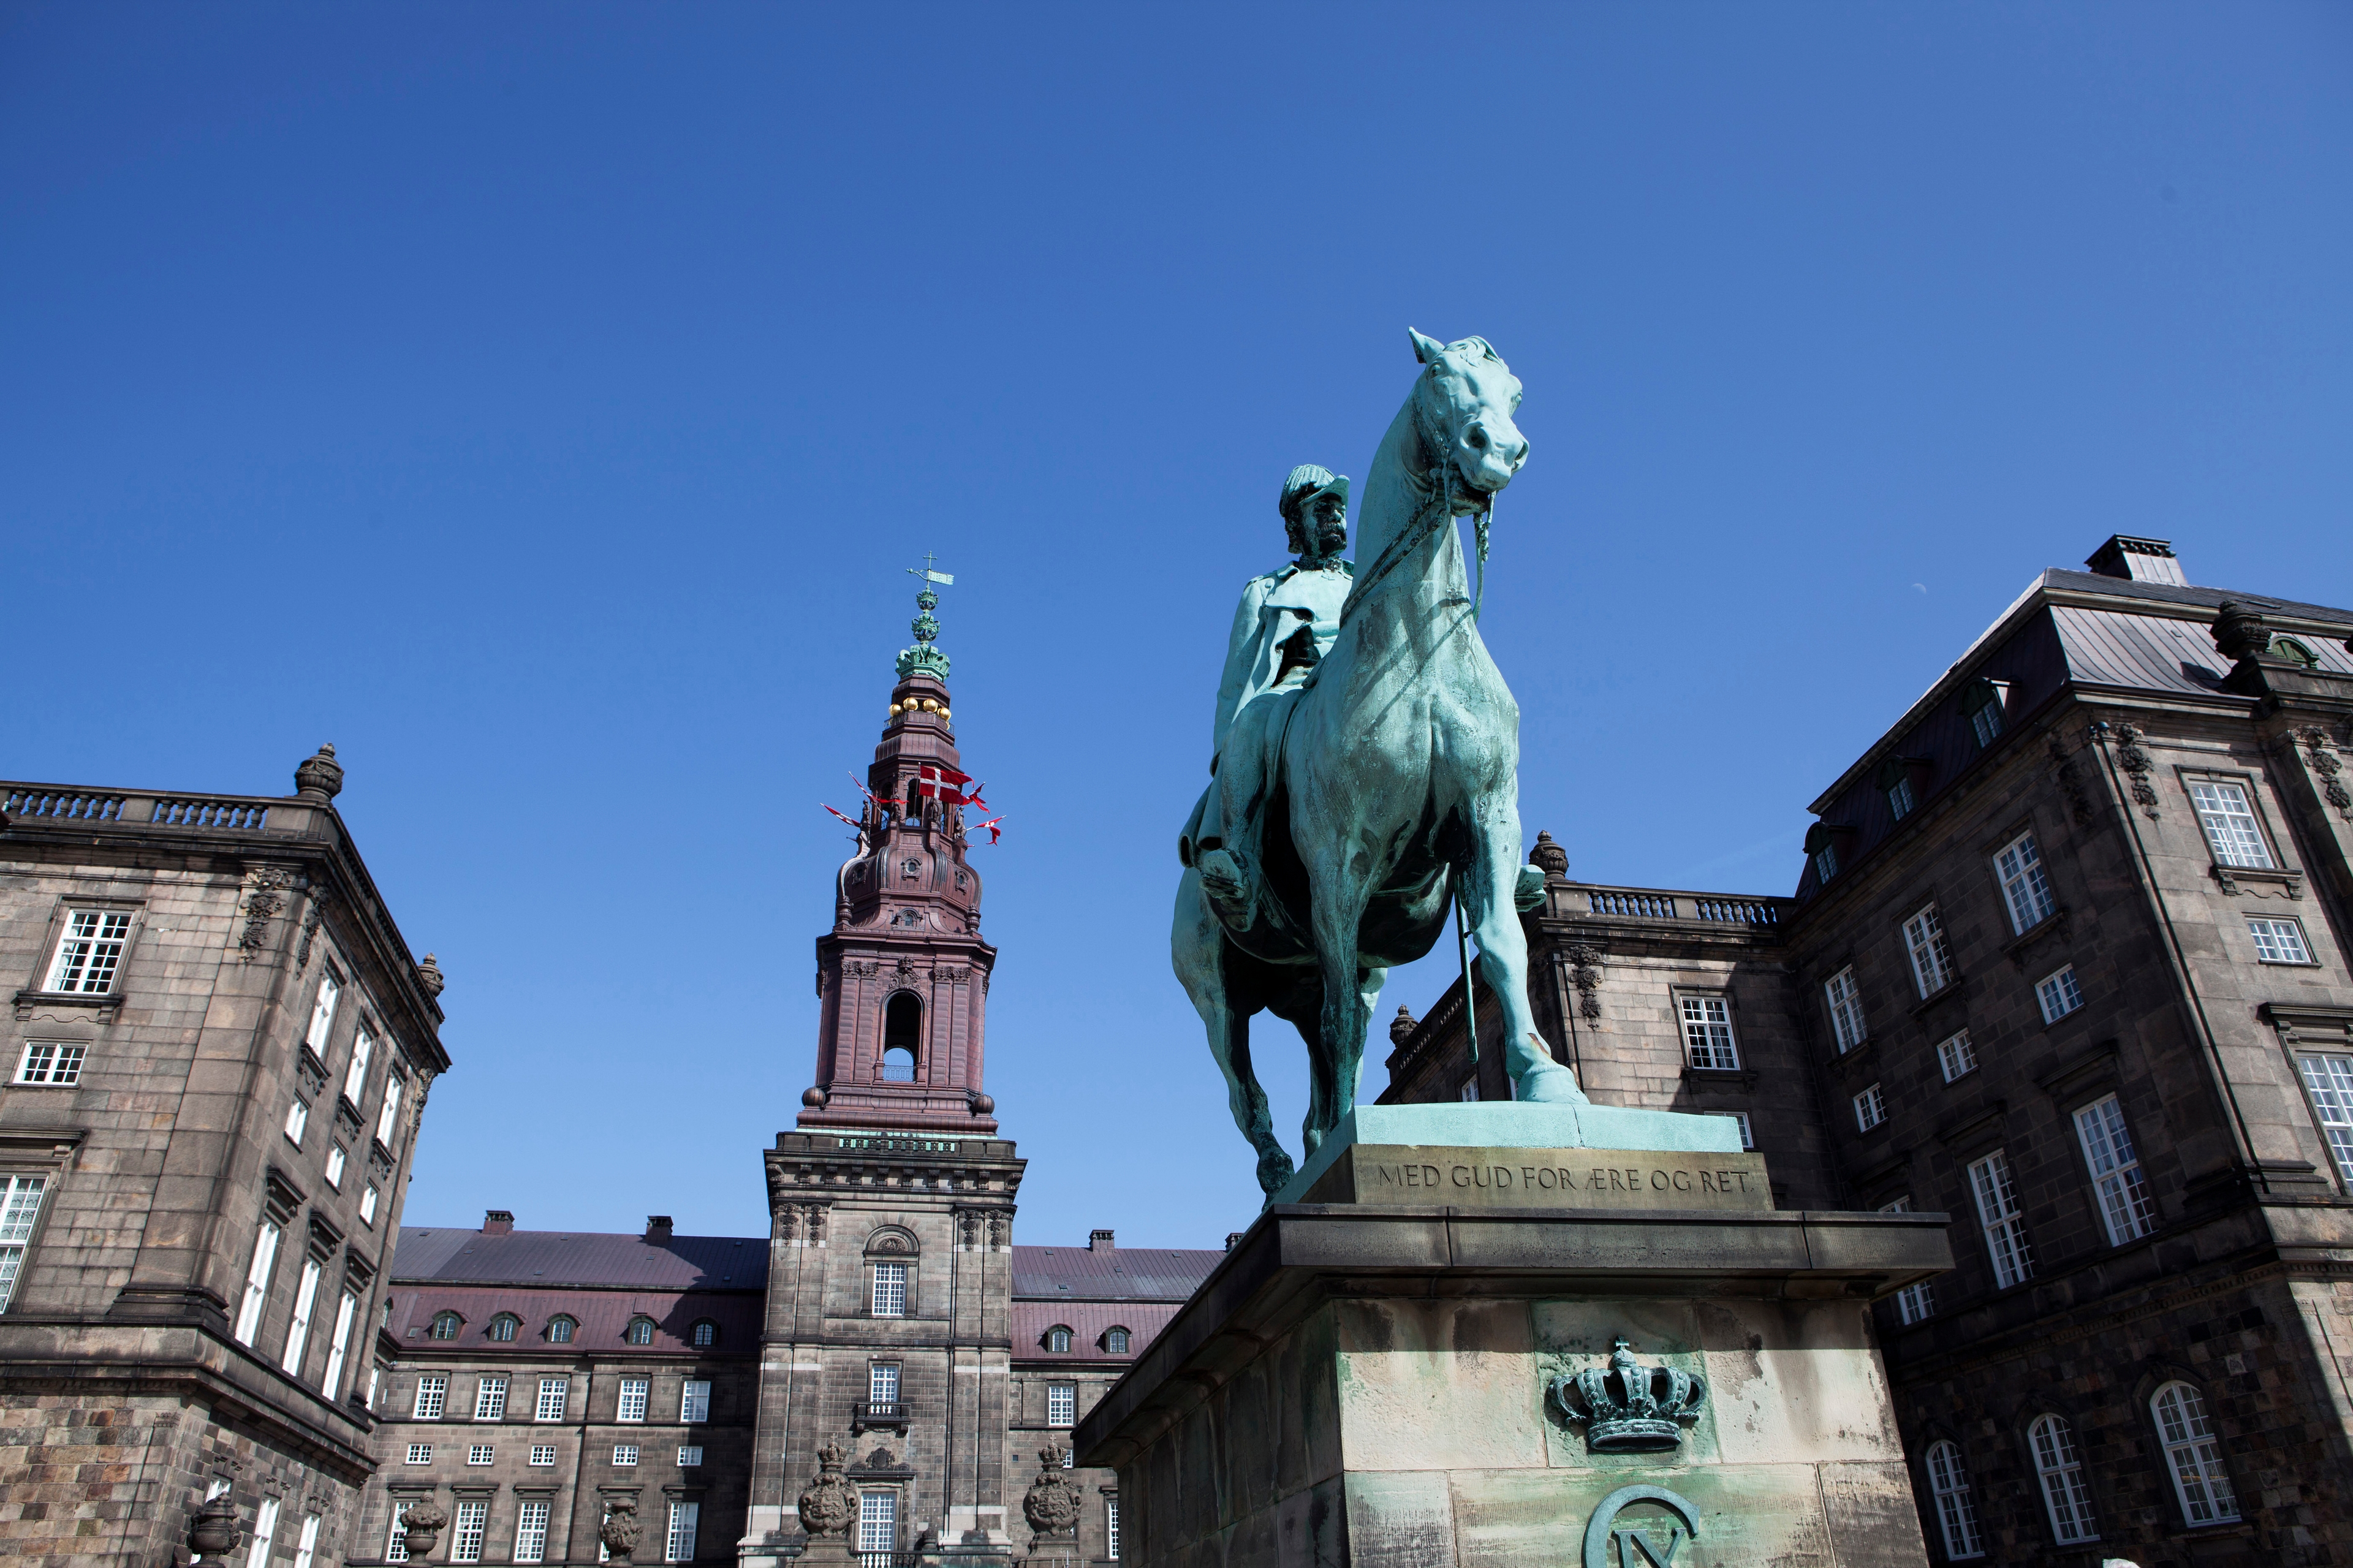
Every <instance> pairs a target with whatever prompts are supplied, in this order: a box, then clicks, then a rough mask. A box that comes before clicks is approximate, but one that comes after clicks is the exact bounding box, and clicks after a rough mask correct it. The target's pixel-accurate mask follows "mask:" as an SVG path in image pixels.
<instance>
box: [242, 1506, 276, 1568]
mask: <svg viewBox="0 0 2353 1568" xmlns="http://www.w3.org/2000/svg"><path fill="white" fill-rule="evenodd" d="M279 1507H280V1503H279V1500H278V1499H276V1498H274V1497H266V1498H263V1499H262V1500H260V1501H259V1502H258V1503H256V1504H254V1505H253V1544H252V1545H251V1546H249V1547H248V1548H247V1549H246V1553H245V1563H246V1568H269V1551H270V1548H271V1547H273V1546H275V1545H277V1544H278V1510H279Z"/></svg>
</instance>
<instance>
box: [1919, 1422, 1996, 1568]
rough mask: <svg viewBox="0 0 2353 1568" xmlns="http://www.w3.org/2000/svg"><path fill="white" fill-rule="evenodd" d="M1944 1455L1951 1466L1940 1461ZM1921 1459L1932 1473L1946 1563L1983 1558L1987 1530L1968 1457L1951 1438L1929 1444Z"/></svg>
mask: <svg viewBox="0 0 2353 1568" xmlns="http://www.w3.org/2000/svg"><path fill="white" fill-rule="evenodd" d="M1940 1454H1941V1455H1945V1456H1948V1457H1949V1460H1950V1462H1949V1464H1948V1465H1939V1464H1938V1463H1937V1462H1936V1461H1937V1457H1938V1456H1939V1455H1940ZM1920 1458H1921V1465H1922V1467H1923V1468H1925V1469H1926V1471H1927V1472H1928V1500H1929V1501H1930V1502H1931V1503H1932V1504H1934V1505H1935V1510H1936V1532H1937V1534H1938V1535H1939V1536H1940V1537H1941V1538H1942V1539H1943V1541H1944V1544H1945V1559H1946V1561H1947V1562H1949V1563H1968V1562H1972V1561H1974V1560H1976V1559H1978V1558H1979V1557H1983V1556H1984V1555H1985V1554H1986V1553H1985V1531H1984V1527H1983V1525H1982V1524H1981V1523H1980V1522H1979V1521H1978V1510H1977V1502H1976V1500H1975V1498H1974V1496H1973V1495H1972V1494H1973V1493H1974V1492H1975V1491H1976V1488H1975V1487H1974V1486H1973V1485H1972V1484H1971V1482H1970V1479H1969V1464H1968V1456H1967V1455H1965V1454H1963V1453H1962V1452H1961V1446H1960V1445H1959V1444H1958V1443H1956V1442H1954V1441H1953V1440H1952V1439H1951V1438H1950V1437H1939V1438H1937V1439H1936V1441H1935V1442H1933V1443H1931V1444H1929V1445H1928V1447H1927V1450H1926V1452H1925V1453H1923V1454H1922V1455H1921V1457H1920ZM1956 1526H1958V1533H1959V1535H1960V1537H1961V1540H1962V1542H1964V1543H1965V1546H1964V1547H1961V1548H1957V1547H1956V1546H1955V1544H1954V1540H1953V1537H1954V1535H1955V1534H1956V1529H1955V1527H1956Z"/></svg>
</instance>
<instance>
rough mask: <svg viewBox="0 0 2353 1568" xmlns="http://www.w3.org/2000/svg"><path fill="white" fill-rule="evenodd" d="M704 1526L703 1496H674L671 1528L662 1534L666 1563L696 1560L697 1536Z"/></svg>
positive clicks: (671, 1510)
mask: <svg viewBox="0 0 2353 1568" xmlns="http://www.w3.org/2000/svg"><path fill="white" fill-rule="evenodd" d="M701 1530H702V1499H701V1498H672V1499H670V1528H669V1529H668V1530H667V1531H664V1532H663V1535H662V1561H663V1562H664V1563H691V1562H693V1561H694V1541H695V1536H696V1535H697V1533H698V1532H700V1531H701Z"/></svg>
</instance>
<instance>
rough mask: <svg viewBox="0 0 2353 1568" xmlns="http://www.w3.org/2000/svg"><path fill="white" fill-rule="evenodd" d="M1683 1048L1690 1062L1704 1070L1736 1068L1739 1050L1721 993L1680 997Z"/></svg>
mask: <svg viewBox="0 0 2353 1568" xmlns="http://www.w3.org/2000/svg"><path fill="white" fill-rule="evenodd" d="M1683 1047H1684V1050H1685V1051H1686V1052H1687V1053H1688V1055H1689V1057H1690V1058H1691V1065H1692V1066H1693V1067H1695V1068H1701V1069H1703V1070H1706V1069H1715V1070H1720V1071H1725V1072H1733V1071H1737V1070H1738V1069H1739V1067H1740V1053H1739V1052H1738V1051H1737V1050H1736V1049H1735V1048H1734V1047H1733V1043H1732V1006H1731V1004H1730V1003H1728V1002H1726V1001H1725V999H1724V998H1723V997H1721V996H1686V997H1684V998H1683Z"/></svg>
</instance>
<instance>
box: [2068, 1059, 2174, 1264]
mask: <svg viewBox="0 0 2353 1568" xmlns="http://www.w3.org/2000/svg"><path fill="white" fill-rule="evenodd" d="M2075 1136H2076V1138H2077V1139H2078V1140H2079V1141H2080V1142H2082V1143H2083V1145H2084V1164H2085V1165H2086V1166H2087V1167H2089V1168H2090V1170H2091V1173H2092V1186H2093V1188H2094V1190H2095V1191H2096V1192H2098V1194H2100V1219H2101V1221H2102V1223H2104V1224H2105V1226H2107V1227H2108V1244H2109V1245H2110V1246H2111V1247H2122V1246H2123V1245H2124V1244H2125V1243H2126V1242H2127V1241H2133V1240H2137V1239H2138V1238H2139V1237H2144V1236H2147V1234H2148V1233H2149V1232H2150V1231H2152V1230H2155V1229H2156V1228H2157V1205H2156V1204H2155V1203H2154V1202H2152V1201H2151V1200H2150V1198H2149V1195H2148V1183H2147V1181H2146V1180H2145V1179H2144V1178H2143V1177H2142V1174H2141V1168H2140V1156H2139V1155H2138V1154H2137V1153H2136V1152H2134V1150H2133V1142H2132V1134H2131V1132H2129V1131H2126V1127H2125V1111H2124V1107H2123V1106H2122V1105H2119V1104H2118V1103H2117V1102H2116V1096H2115V1095H2113V1094H2112V1095H2109V1096H2108V1097H2107V1098H2106V1099H2105V1100H2094V1101H2093V1102H2092V1103H2091V1104H2089V1105H2087V1106H2085V1107H2084V1109H2083V1110H2079V1111H2077V1112H2075Z"/></svg>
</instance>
